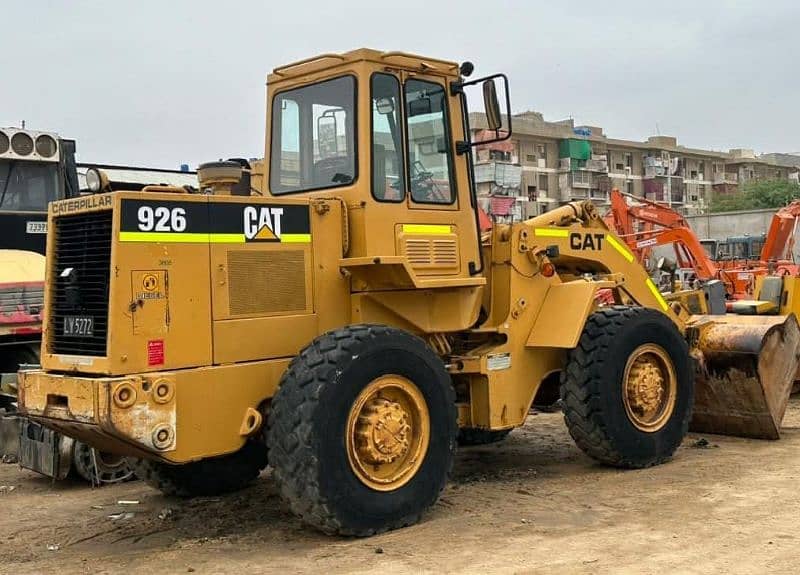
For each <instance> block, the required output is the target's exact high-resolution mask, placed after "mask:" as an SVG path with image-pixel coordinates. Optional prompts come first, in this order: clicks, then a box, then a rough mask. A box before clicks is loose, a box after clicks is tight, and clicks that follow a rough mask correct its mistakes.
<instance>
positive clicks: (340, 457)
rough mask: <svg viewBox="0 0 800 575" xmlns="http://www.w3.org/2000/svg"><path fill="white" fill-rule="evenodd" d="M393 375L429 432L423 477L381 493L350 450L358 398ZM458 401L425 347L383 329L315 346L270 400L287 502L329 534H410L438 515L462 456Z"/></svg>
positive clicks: (332, 336)
mask: <svg viewBox="0 0 800 575" xmlns="http://www.w3.org/2000/svg"><path fill="white" fill-rule="evenodd" d="M388 374H395V375H401V376H403V377H406V378H408V379H409V380H411V381H412V382H413V383H414V384H415V385H416V386H417V388H418V389H419V390H420V392H421V393H422V395H423V397H424V399H425V402H426V404H427V408H428V413H429V417H430V427H431V430H432V433H431V436H430V442H429V444H428V449H427V451H426V453H425V456H424V459H423V462H422V464H421V465H420V467H419V469H418V470H417V472H416V474H415V475H414V476H413V477H412V478H411V479H410V480H409V481H408V482H407V483H406V484H404V485H402V486H401V487H399V488H397V489H395V490H394V491H387V492H382V491H377V490H373V489H371V488H370V487H368V486H367V485H365V484H364V483H363V482H362V481H361V480H360V479H359V478H358V477H357V475H356V474H355V473H354V472H353V470H352V468H351V466H350V463H349V461H348V457H347V453H346V449H345V428H346V422H347V417H348V414H349V411H350V409H351V407H352V404H353V402H354V401H355V400H356V398H357V396H358V394H359V393H360V392H361V390H362V389H363V388H364V387H365V386H366V385H367V384H369V383H370V382H371V381H373V380H374V379H376V378H378V377H380V376H382V375H388ZM457 431H458V426H457V413H456V404H455V393H454V391H453V387H452V384H451V381H450V376H449V375H448V373H447V371H446V370H445V368H444V364H443V363H442V360H441V359H440V358H439V357H438V356H437V355H436V354H435V353H434V352H433V351H432V350H431V349H430V348H429V347H428V346H427V345H426V344H425V342H424V341H422V340H421V339H420V338H418V337H416V336H414V335H412V334H409V333H407V332H405V331H402V330H399V329H395V328H391V327H387V326H381V325H352V326H348V327H345V328H342V329H338V330H335V331H331V332H328V333H326V334H324V335H322V336H320V337H318V338H317V339H315V340H314V341H313V342H312V343H311V344H310V345H309V346H308V347H306V348H305V349H304V350H303V351H302V352H301V353H300V355H298V356H297V357H295V359H294V360H293V361H292V363H291V364H290V365H289V369H288V370H287V371H286V373H285V374H284V375H283V378H282V379H281V383H280V386H279V388H278V391H277V393H276V394H275V396H274V397H273V399H272V404H271V408H270V414H269V424H268V430H267V444H268V445H269V458H270V464H271V465H272V467H273V475H274V477H275V481H276V483H277V485H278V487H279V489H280V493H281V496H282V497H283V499H284V501H286V502H287V503H288V505H289V507H290V508H291V510H292V511H293V512H294V513H295V514H296V515H298V516H299V517H300V518H301V519H302V521H303V522H305V523H306V524H308V525H311V526H313V527H315V528H317V529H320V530H321V531H323V532H325V533H330V534H333V533H337V534H342V535H355V536H368V535H374V534H376V533H380V532H383V531H387V530H390V529H396V528H399V527H404V526H407V525H411V524H413V523H416V522H417V521H419V519H420V517H421V515H422V513H423V512H424V511H425V510H426V509H428V508H429V507H430V506H431V505H433V504H434V503H435V502H436V500H437V499H438V497H439V494H440V493H441V491H442V489H443V488H444V486H445V483H446V482H447V477H448V475H449V473H450V471H451V469H452V466H453V456H454V454H455V446H456V433H457Z"/></svg>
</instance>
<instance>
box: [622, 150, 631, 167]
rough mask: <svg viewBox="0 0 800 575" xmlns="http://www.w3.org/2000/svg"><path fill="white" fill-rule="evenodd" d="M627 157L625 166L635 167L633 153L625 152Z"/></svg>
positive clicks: (624, 155)
mask: <svg viewBox="0 0 800 575" xmlns="http://www.w3.org/2000/svg"><path fill="white" fill-rule="evenodd" d="M623 157H624V158H625V167H627V168H632V167H633V154H627V153H626V154H623Z"/></svg>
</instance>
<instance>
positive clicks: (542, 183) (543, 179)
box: [539, 174, 549, 192]
mask: <svg viewBox="0 0 800 575" xmlns="http://www.w3.org/2000/svg"><path fill="white" fill-rule="evenodd" d="M539 189H540V190H542V191H543V192H546V191H547V190H548V189H549V188H548V185H547V174H539Z"/></svg>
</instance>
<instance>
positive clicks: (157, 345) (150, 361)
mask: <svg viewBox="0 0 800 575" xmlns="http://www.w3.org/2000/svg"><path fill="white" fill-rule="evenodd" d="M147 365H164V340H163V339H151V340H150V341H148V342H147Z"/></svg>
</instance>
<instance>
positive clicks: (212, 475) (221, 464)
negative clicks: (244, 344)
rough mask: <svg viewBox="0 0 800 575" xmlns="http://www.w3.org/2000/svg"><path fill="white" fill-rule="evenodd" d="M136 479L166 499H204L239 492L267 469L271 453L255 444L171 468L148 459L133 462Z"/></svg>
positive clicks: (254, 441)
mask: <svg viewBox="0 0 800 575" xmlns="http://www.w3.org/2000/svg"><path fill="white" fill-rule="evenodd" d="M128 461H130V462H131V465H132V467H133V471H134V473H135V474H136V476H137V477H138V478H139V479H141V480H142V481H144V482H145V483H147V484H148V485H149V486H150V487H155V488H156V489H158V490H159V491H161V492H162V493H164V494H165V495H174V496H177V497H203V496H211V495H221V494H222V493H229V492H231V491H238V490H239V489H242V488H243V487H245V486H246V485H247V484H248V483H250V482H251V481H253V480H254V479H255V478H256V477H258V474H259V473H260V472H261V470H262V469H264V468H265V467H266V466H267V449H266V447H265V446H264V444H263V443H261V442H259V441H256V440H251V441H248V442H247V443H245V444H244V447H242V448H241V449H240V450H239V451H237V452H235V453H229V454H227V455H221V456H219V457H210V458H208V459H201V460H200V461H193V462H191V463H184V464H182V465H170V464H168V463H161V462H160V461H150V460H147V459H133V458H131V459H129V460H128Z"/></svg>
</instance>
